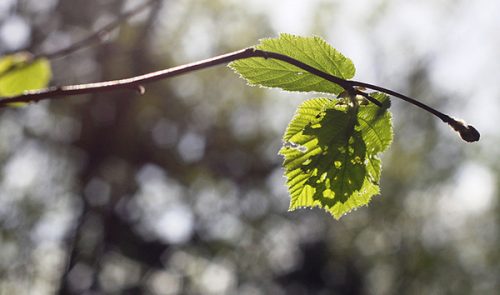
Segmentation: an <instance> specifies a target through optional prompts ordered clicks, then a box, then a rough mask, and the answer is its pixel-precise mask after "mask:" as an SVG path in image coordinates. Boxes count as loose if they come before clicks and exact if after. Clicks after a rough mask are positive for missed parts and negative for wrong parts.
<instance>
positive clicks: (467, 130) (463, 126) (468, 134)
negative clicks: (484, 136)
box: [447, 118, 481, 142]
mask: <svg viewBox="0 0 500 295" xmlns="http://www.w3.org/2000/svg"><path fill="white" fill-rule="evenodd" d="M447 123H448V125H450V127H451V128H453V130H455V131H456V132H458V134H460V137H461V138H462V139H463V140H465V141H467V142H475V141H478V140H479V138H480V137H481V135H480V134H479V131H477V129H476V128H474V126H472V125H468V124H467V123H465V121H463V120H457V119H453V118H451V120H450V121H449V122H447Z"/></svg>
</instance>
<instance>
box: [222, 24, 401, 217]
mask: <svg viewBox="0 0 500 295" xmlns="http://www.w3.org/2000/svg"><path fill="white" fill-rule="evenodd" d="M256 48H257V49H260V50H265V51H270V52H276V53H281V54H284V55H288V56H290V57H292V58H295V59H297V60H299V61H301V62H304V63H306V64H308V65H310V66H313V67H315V68H316V69H318V70H321V71H323V72H326V73H329V74H331V75H334V76H337V77H340V78H343V79H351V78H352V77H353V76H354V73H355V68H354V65H353V63H352V62H351V60H350V59H348V58H346V57H345V56H343V55H342V54H341V53H340V52H338V51H337V50H335V49H334V48H333V47H332V46H330V45H329V44H327V43H326V42H325V41H324V40H323V39H321V38H319V37H310V38H306V37H299V36H294V35H289V34H281V35H280V37H279V38H275V39H264V40H261V43H260V44H259V45H257V46H256ZM230 67H231V68H233V69H234V70H235V71H236V72H237V73H239V74H240V75H241V76H242V77H243V78H245V79H246V80H247V81H248V82H249V84H250V85H259V86H263V87H277V88H281V89H283V90H288V91H301V92H317V93H325V94H330V95H332V94H333V95H336V96H337V97H336V98H328V97H320V98H313V99H309V100H307V101H305V102H303V103H302V104H301V105H300V106H299V108H298V109H297V111H296V114H295V116H294V117H293V119H292V120H291V122H290V123H289V125H288V128H287V130H286V132H285V135H284V136H283V147H282V148H281V150H280V152H279V153H280V154H281V155H283V156H284V162H283V167H284V169H285V176H286V177H287V186H288V191H289V193H290V198H291V201H290V210H295V209H297V208H303V207H321V208H324V209H325V210H327V211H328V212H329V213H330V214H331V215H332V216H333V217H335V218H337V219H338V218H340V217H341V216H343V215H344V214H346V213H348V212H349V211H351V210H353V209H356V208H358V207H360V206H363V205H366V204H368V203H369V202H370V200H371V198H372V197H373V196H374V195H376V194H378V193H379V185H378V184H379V181H380V173H381V161H380V158H379V154H380V153H381V152H383V151H384V150H386V149H387V148H388V147H389V145H390V144H391V142H392V125H391V115H390V113H389V112H388V110H387V108H388V106H389V105H390V103H389V98H388V96H387V95H385V94H382V93H375V94H371V96H372V97H373V98H375V99H377V100H378V101H380V102H381V103H382V105H383V107H379V106H376V105H373V104H367V103H365V102H364V101H361V102H360V100H359V98H357V97H349V96H347V97H345V95H342V94H344V89H342V88H341V87H340V86H339V85H336V84H333V83H331V82H329V81H326V80H324V79H322V78H320V77H318V76H315V75H313V74H311V73H308V72H305V71H304V70H302V69H300V68H297V67H295V66H293V65H290V64H288V63H285V62H282V61H279V60H273V59H263V58H249V59H243V60H237V61H234V62H232V63H231V64H230Z"/></svg>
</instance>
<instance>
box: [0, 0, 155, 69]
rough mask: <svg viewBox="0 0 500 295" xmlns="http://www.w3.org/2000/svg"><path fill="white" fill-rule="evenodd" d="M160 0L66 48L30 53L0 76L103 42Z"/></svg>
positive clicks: (132, 12) (151, 0)
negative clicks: (42, 59) (120, 26)
mask: <svg viewBox="0 0 500 295" xmlns="http://www.w3.org/2000/svg"><path fill="white" fill-rule="evenodd" d="M159 1H160V0H149V1H146V2H145V3H143V4H142V5H139V6H137V7H135V8H134V9H131V10H129V11H127V12H125V13H123V14H121V15H119V16H118V17H117V18H116V19H115V20H113V21H112V22H110V23H108V24H107V25H105V26H103V27H102V28H100V29H99V30H97V31H95V32H93V33H92V34H90V35H88V36H87V37H85V38H83V39H82V40H80V41H78V42H76V43H73V44H71V45H69V46H68V47H66V48H63V49H58V50H55V51H53V52H47V53H40V54H35V55H31V54H28V55H29V58H27V61H26V62H24V63H22V64H16V65H13V66H11V67H10V68H8V69H6V70H4V71H3V72H1V73H0V78H2V77H4V76H6V75H8V74H9V73H11V72H12V71H15V70H18V69H20V68H23V67H27V66H29V65H31V64H33V63H34V62H35V61H36V60H38V59H39V58H46V59H50V60H54V59H58V58H62V57H65V56H67V55H69V54H72V53H74V52H76V51H79V50H81V49H84V48H87V47H90V46H92V45H93V43H96V42H101V41H102V38H103V37H104V36H105V35H106V34H108V33H110V32H111V31H113V30H114V29H116V28H117V27H118V26H119V25H120V24H122V23H123V22H125V21H126V20H128V19H130V18H131V17H133V16H135V15H137V14H139V13H140V12H142V11H144V10H145V9H146V8H148V7H150V6H151V5H153V4H155V3H159Z"/></svg>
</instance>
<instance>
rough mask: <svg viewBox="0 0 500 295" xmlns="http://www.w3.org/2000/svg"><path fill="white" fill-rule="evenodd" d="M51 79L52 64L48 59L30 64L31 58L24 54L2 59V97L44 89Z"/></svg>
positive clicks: (0, 65) (0, 74)
mask: <svg viewBox="0 0 500 295" xmlns="http://www.w3.org/2000/svg"><path fill="white" fill-rule="evenodd" d="M50 78H51V71H50V64H49V61H48V60H47V59H44V58H39V59H37V60H35V61H32V62H30V61H29V56H28V55H27V54H24V53H18V54H12V55H7V56H4V57H2V58H0V97H8V96H14V95H18V94H21V93H23V92H24V91H26V90H33V89H40V88H44V87H46V86H47V85H48V83H49V81H50Z"/></svg>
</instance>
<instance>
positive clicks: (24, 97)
mask: <svg viewBox="0 0 500 295" xmlns="http://www.w3.org/2000/svg"><path fill="white" fill-rule="evenodd" d="M252 57H262V58H266V59H268V58H272V59H276V60H281V61H284V62H286V63H289V64H291V65H294V66H296V67H298V68H300V69H303V70H305V71H307V72H309V73H311V74H313V75H316V76H318V77H321V78H323V79H325V80H327V81H330V82H332V83H335V84H337V85H339V86H340V87H342V88H343V89H344V90H345V91H346V92H347V93H349V94H352V95H356V94H361V95H363V94H362V92H361V93H360V91H359V90H357V89H356V88H355V87H364V88H367V89H371V90H375V91H380V92H383V93H386V94H388V95H392V96H394V97H397V98H400V99H402V100H405V101H407V102H409V103H411V104H413V105H415V106H417V107H419V108H421V109H423V110H425V111H427V112H429V113H431V114H433V115H435V116H437V117H438V118H439V119H441V120H442V121H443V122H445V123H448V124H449V125H450V126H451V127H452V128H453V129H454V130H456V131H457V132H459V133H460V136H461V137H462V139H464V140H466V141H468V142H472V141H477V140H479V137H480V135H479V132H478V131H477V130H476V129H475V128H474V127H472V126H471V125H467V124H465V123H464V122H462V121H461V120H456V119H454V118H452V117H450V116H448V115H446V114H443V113H441V112H439V111H438V110H436V109H434V108H432V107H430V106H428V105H426V104H424V103H422V102H419V101H417V100H415V99H413V98H410V97H408V96H406V95H403V94H401V93H398V92H396V91H393V90H390V89H387V88H384V87H380V86H376V85H372V84H369V83H364V82H359V81H353V80H345V79H342V78H339V77H336V76H333V75H331V74H328V73H326V72H323V71H321V70H318V69H316V68H314V67H312V66H310V65H308V64H305V63H303V62H301V61H299V60H296V59H294V58H292V57H290V56H287V55H283V54H279V53H275V52H269V51H263V50H258V49H254V48H247V49H242V50H239V51H235V52H231V53H228V54H224V55H220V56H217V57H213V58H209V59H205V60H202V61H198V62H194V63H190V64H186V65H182V66H178V67H174V68H170V69H166V70H161V71H157V72H153V73H148V74H145V75H140V76H136V77H131V78H127V79H121V80H114V81H107V82H98V83H90V84H79V85H70V86H61V87H51V88H46V89H41V90H32V91H26V92H25V93H23V94H21V95H18V96H13V97H8V98H5V99H3V100H0V107H5V106H8V105H9V104H10V103H15V102H25V103H28V102H37V101H40V100H46V99H55V98H60V97H63V96H72V95H80V94H87V93H97V92H106V91H114V90H120V89H129V90H130V89H133V90H136V91H139V92H140V93H142V92H143V89H144V88H143V84H145V83H150V82H154V81H158V80H162V79H167V78H170V77H174V76H179V75H182V74H186V73H189V72H193V71H197V70H201V69H205V68H209V67H213V66H216V65H220V64H227V63H229V62H232V61H235V60H240V59H246V58H252ZM367 96H368V95H367ZM365 97H366V96H365ZM369 97H370V96H368V97H367V99H369V100H370V101H372V102H373V103H375V104H377V103H376V102H374V101H373V100H372V99H373V98H371V97H370V98H369Z"/></svg>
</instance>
